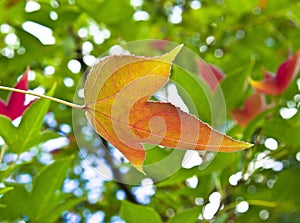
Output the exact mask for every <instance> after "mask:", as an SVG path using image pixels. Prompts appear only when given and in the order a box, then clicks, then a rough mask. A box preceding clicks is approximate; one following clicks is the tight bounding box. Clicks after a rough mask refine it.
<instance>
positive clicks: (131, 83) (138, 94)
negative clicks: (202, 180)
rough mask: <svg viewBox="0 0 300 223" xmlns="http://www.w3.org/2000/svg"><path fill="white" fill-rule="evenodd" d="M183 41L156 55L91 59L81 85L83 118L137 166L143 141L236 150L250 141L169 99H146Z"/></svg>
mask: <svg viewBox="0 0 300 223" xmlns="http://www.w3.org/2000/svg"><path fill="white" fill-rule="evenodd" d="M181 48H182V46H178V47H176V48H174V49H173V50H172V51H171V52H169V53H167V54H164V55H162V56H160V57H149V58H146V57H139V56H133V55H127V56H125V55H123V56H110V57H105V58H103V59H101V60H100V61H99V62H98V63H96V64H95V65H94V66H93V68H92V70H91V72H90V73H89V75H88V77H87V81H86V83H85V87H84V93H85V104H86V105H85V110H86V117H87V119H88V120H89V122H90V124H91V125H92V126H93V128H94V129H95V130H96V132H97V133H98V134H100V135H101V136H102V137H103V138H105V139H106V140H107V141H108V142H110V143H111V144H112V145H113V146H115V147H116V148H117V149H118V150H119V151H120V152H121V153H122V154H123V155H124V156H125V157H126V158H127V159H128V160H129V161H130V162H131V164H133V165H134V166H135V167H136V168H137V169H138V170H139V171H141V172H143V168H142V165H143V163H144V159H145V156H146V154H145V150H144V148H143V145H142V144H143V143H148V144H156V145H158V144H159V145H163V146H167V147H172V148H178V149H190V150H210V151H221V152H232V151H238V150H241V149H244V148H248V147H250V146H251V144H249V143H246V142H241V141H237V140H234V139H232V138H230V137H228V136H225V135H224V134H222V133H219V132H217V131H216V130H213V129H212V128H211V127H209V126H208V125H207V124H205V123H203V122H202V121H201V120H199V119H197V118H196V117H195V116H193V115H190V114H188V113H185V112H183V111H181V110H180V109H179V108H177V107H175V106H173V105H172V104H170V103H162V102H154V101H149V100H148V99H149V97H150V96H152V95H153V94H154V93H155V92H156V91H157V90H158V89H160V88H161V87H162V86H163V85H165V84H166V83H167V81H168V80H169V75H170V70H171V65H172V64H171V63H172V61H173V60H174V58H175V57H176V55H177V54H178V52H179V51H180V49H181Z"/></svg>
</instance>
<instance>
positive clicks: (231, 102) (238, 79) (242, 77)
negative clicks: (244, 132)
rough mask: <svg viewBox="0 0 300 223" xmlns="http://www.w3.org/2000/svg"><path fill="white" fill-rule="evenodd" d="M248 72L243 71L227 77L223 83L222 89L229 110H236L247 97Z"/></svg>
mask: <svg viewBox="0 0 300 223" xmlns="http://www.w3.org/2000/svg"><path fill="white" fill-rule="evenodd" d="M247 78H248V72H247V70H242V71H241V72H238V73H236V74H234V75H231V76H228V77H226V78H225V79H224V80H222V81H221V84H220V86H221V89H222V92H223V94H224V98H225V101H226V107H227V109H228V110H230V109H232V108H236V107H237V106H238V104H239V102H241V101H242V99H243V98H244V97H245V92H246V80H247Z"/></svg>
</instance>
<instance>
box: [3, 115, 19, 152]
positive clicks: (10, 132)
mask: <svg viewBox="0 0 300 223" xmlns="http://www.w3.org/2000/svg"><path fill="white" fill-rule="evenodd" d="M17 135H18V133H17V130H16V128H15V127H14V126H13V124H12V123H11V120H10V119H9V118H8V117H6V116H2V115H0V136H1V137H2V138H3V139H4V140H5V143H6V144H7V145H8V146H9V147H14V145H15V144H16V143H17V140H18V139H17Z"/></svg>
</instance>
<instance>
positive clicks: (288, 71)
mask: <svg viewBox="0 0 300 223" xmlns="http://www.w3.org/2000/svg"><path fill="white" fill-rule="evenodd" d="M299 68H300V50H299V51H298V52H297V53H296V54H295V55H294V56H293V57H291V58H288V59H287V60H286V61H285V62H283V63H282V64H281V65H280V66H279V68H278V70H277V73H276V75H275V76H273V75H272V74H271V73H270V72H267V71H264V74H265V80H263V81H254V80H250V84H251V85H252V86H253V87H254V88H255V89H256V90H257V91H259V92H261V93H264V94H269V95H279V94H281V93H282V92H283V91H284V90H285V89H286V88H287V87H288V85H289V84H290V82H291V81H292V80H293V79H294V77H295V76H296V75H297V73H298V71H299Z"/></svg>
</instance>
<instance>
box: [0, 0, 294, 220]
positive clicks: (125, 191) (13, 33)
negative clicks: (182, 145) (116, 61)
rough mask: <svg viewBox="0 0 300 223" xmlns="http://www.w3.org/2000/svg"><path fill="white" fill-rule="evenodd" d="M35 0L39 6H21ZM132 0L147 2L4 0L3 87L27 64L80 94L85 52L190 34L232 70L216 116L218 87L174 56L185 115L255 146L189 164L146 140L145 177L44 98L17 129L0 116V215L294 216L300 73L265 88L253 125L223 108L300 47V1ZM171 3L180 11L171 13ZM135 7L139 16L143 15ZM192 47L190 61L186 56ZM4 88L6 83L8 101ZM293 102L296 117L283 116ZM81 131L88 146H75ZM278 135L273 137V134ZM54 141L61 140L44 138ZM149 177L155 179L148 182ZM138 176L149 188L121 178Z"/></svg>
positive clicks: (181, 39)
mask: <svg viewBox="0 0 300 223" xmlns="http://www.w3.org/2000/svg"><path fill="white" fill-rule="evenodd" d="M33 2H34V3H38V5H39V9H37V10H33V11H30V10H29V11H28V10H27V11H26V10H25V6H27V7H28V5H29V3H30V4H31V3H33ZM130 2H139V1H129V0H125V1H118V0H110V1H104V0H94V1H84V0H77V1H73V0H61V1H56V0H51V1H48V0H38V1H20V0H16V1H14V0H3V1H0V11H1V16H0V39H1V40H2V41H0V53H1V54H0V69H1V73H0V81H1V85H5V86H13V85H14V84H15V83H16V82H17V79H18V77H19V75H20V74H21V73H22V72H23V71H24V70H25V68H26V67H27V66H30V67H31V70H32V71H34V73H32V74H31V75H30V86H29V89H35V88H37V87H39V88H38V90H41V89H44V90H45V91H46V92H48V93H47V94H48V95H53V96H54V97H57V98H60V99H63V100H67V101H73V98H74V95H76V97H77V95H78V90H79V93H80V89H77V90H76V87H77V86H79V85H82V83H81V79H85V76H86V74H87V72H86V70H88V69H89V67H90V65H91V62H90V61H89V59H91V58H97V57H99V56H101V55H102V54H105V52H106V51H107V50H109V49H112V47H113V46H115V45H123V44H125V46H126V43H128V42H130V41H134V40H139V39H164V40H169V41H173V42H177V43H183V44H184V45H185V46H186V47H188V48H189V49H191V50H192V51H193V52H194V53H195V54H198V55H199V56H201V58H203V60H205V61H207V62H209V63H211V64H215V65H217V66H218V67H220V68H221V69H222V70H223V71H224V73H225V74H226V76H225V78H224V79H223V80H222V81H221V83H220V87H219V88H218V89H217V90H218V91H217V92H222V95H223V96H224V103H225V106H226V107H225V108H224V109H223V106H222V104H216V105H215V104H213V105H214V106H215V107H216V108H220V109H219V110H218V111H217V112H220V113H217V114H218V115H217V116H216V117H217V118H218V117H219V116H220V117H221V116H224V117H226V120H223V119H222V118H220V120H219V119H218V120H212V117H211V116H212V112H213V109H212V108H211V104H210V103H211V102H215V101H214V99H216V98H215V97H216V96H215V94H214V93H212V92H210V90H209V88H208V87H207V85H206V84H205V82H204V81H203V80H202V79H200V78H199V75H198V74H197V70H196V69H195V67H192V66H191V67H190V69H191V71H192V73H193V75H189V74H188V72H187V71H186V70H184V69H181V67H174V69H173V70H172V74H171V81H172V83H174V84H175V85H176V86H177V91H178V93H179V95H180V96H181V98H182V99H183V101H184V102H185V104H186V106H187V107H188V109H189V112H190V113H192V114H194V115H196V116H198V117H200V118H201V119H203V120H204V121H206V122H208V123H209V124H212V122H213V121H214V122H215V123H213V124H216V126H214V127H216V128H218V129H220V130H221V129H222V130H224V131H226V134H228V135H231V136H232V137H234V138H237V139H241V140H246V141H249V142H251V143H254V144H255V146H254V147H253V148H251V149H248V150H245V151H242V152H238V153H230V154H215V153H202V152H201V153H199V154H196V155H197V156H198V155H199V157H201V159H202V164H199V163H198V164H197V165H195V166H192V167H190V168H187V167H186V168H183V167H181V160H182V159H183V157H184V154H185V152H184V151H173V150H172V149H168V148H160V147H158V146H156V147H153V146H152V145H146V149H147V157H146V160H145V171H146V172H147V173H148V174H149V176H144V175H142V174H139V173H136V172H134V170H132V169H131V168H130V166H129V165H128V164H127V163H126V162H125V163H124V162H122V159H120V158H119V155H116V152H115V150H114V149H113V148H112V147H111V145H109V144H108V143H107V142H106V141H103V143H102V142H101V140H102V139H101V138H99V137H98V136H97V135H96V134H95V133H92V132H91V130H90V129H89V127H88V126H86V120H85V119H81V118H79V120H76V119H74V120H72V113H73V111H72V109H71V108H67V107H65V106H63V105H59V104H57V103H50V102H49V101H47V100H44V99H39V100H38V101H36V102H34V103H33V104H32V105H31V106H30V107H29V108H28V109H27V110H26V112H25V113H24V114H23V116H22V119H21V123H20V124H19V126H18V127H15V125H13V124H12V122H11V121H10V120H9V119H8V118H7V117H4V116H0V136H1V138H0V144H1V146H0V221H1V222H17V221H18V220H24V221H26V222H50V223H51V222H86V221H87V222H88V220H89V219H90V218H92V217H97V219H96V220H95V221H96V222H97V221H98V222H116V221H118V220H119V221H121V220H120V218H122V219H123V220H124V221H126V222H129V223H131V222H145V221H147V222H155V223H156V222H169V223H172V222H187V223H194V222H215V223H225V222H226V223H227V222H247V223H248V222H250V223H251V222H262V221H264V222H283V223H289V222H299V221H300V215H299V213H300V210H299V207H300V205H299V202H300V200H299V197H300V190H299V189H298V188H299V181H298V175H299V160H300V153H299V152H300V150H299V146H300V139H299V131H300V118H299V117H300V113H299V111H298V108H299V103H300V92H299V74H298V76H297V77H296V78H295V79H294V80H293V81H292V82H291V83H290V85H289V87H288V89H286V90H285V91H284V93H283V94H281V95H279V96H269V95H268V96H265V98H266V102H267V109H266V111H264V112H263V113H261V114H259V115H258V116H256V117H255V118H254V119H252V121H251V122H250V123H249V124H248V125H247V126H246V127H244V128H243V127H240V126H239V125H237V124H236V122H235V120H233V118H232V117H231V116H230V115H229V112H230V111H231V110H232V109H238V108H242V107H243V105H244V102H245V101H246V99H247V98H248V97H249V95H251V94H252V93H253V92H254V90H253V88H252V87H251V86H250V84H249V79H250V78H252V79H255V80H261V79H263V78H264V77H263V72H262V69H266V70H270V71H272V72H274V73H275V72H276V70H277V68H278V66H279V64H280V63H282V62H283V61H285V60H286V58H287V56H288V55H289V54H293V53H294V52H295V51H296V50H298V49H299V48H300V42H299V31H300V29H299V27H300V14H299V10H300V3H299V1H296V0H278V1H264V0H260V1H238V0H227V1H204V0H203V1H197V0H193V1H190V0H189V1H188V0H187V1H173V0H158V1H150V0H144V1H141V2H142V3H141V5H136V6H133V5H131V3H130ZM197 2H198V3H197ZM176 10H177V12H178V14H179V17H177V19H178V18H181V19H182V20H181V21H179V20H177V21H176V18H175V20H174V17H172V15H173V14H174V13H175V12H176ZM141 11H142V14H143V12H145V13H146V17H145V20H144V21H142V20H141V21H137V20H138V19H137V18H138V16H137V15H139V14H138V13H141ZM180 11H182V12H180ZM136 13H137V14H136ZM145 13H144V14H145ZM147 13H148V14H147ZM175 14H176V13H175ZM140 15H141V14H140ZM147 16H148V17H149V18H147ZM177 16H178V15H177ZM134 18H135V20H134ZM26 21H32V22H35V23H37V24H41V25H43V26H46V27H48V28H49V29H50V30H51V31H52V33H51V32H50V33H47V32H46V35H47V36H48V37H50V36H51V35H53V38H54V39H55V42H54V43H50V44H44V43H43V42H42V41H41V39H40V38H38V37H36V36H35V35H33V34H32V33H30V32H27V31H26V30H25V29H24V23H25V22H26ZM212 37H213V38H212ZM158 52H160V51H159V50H158ZM140 53H141V54H143V53H144V54H145V55H146V54H147V53H148V52H143V51H142V50H141V52H140ZM106 54H107V53H106ZM189 58H190V57H189V56H188V55H187V56H186V58H185V60H184V63H185V64H184V65H186V64H190V63H192V62H191V61H190V60H189ZM72 60H75V61H77V62H79V64H80V69H79V71H78V72H77V71H76V72H72V71H71V70H70V69H69V67H68V65H69V63H70V61H72ZM73 62H74V61H73ZM55 83H56V84H57V85H56V86H54V85H55ZM163 90H165V89H163ZM7 95H8V92H4V91H0V98H1V99H3V100H4V99H5V98H6V97H7ZM79 95H80V94H79ZM76 97H75V98H76ZM216 101H217V100H216ZM215 103H218V101H217V102H215ZM287 110H288V111H292V112H294V113H295V114H294V115H293V116H292V117H284V116H283V113H284V112H283V111H287ZM225 113H226V114H225ZM73 122H78V123H79V124H78V125H79V128H78V129H76V128H75V127H74V126H73V127H74V129H73V128H72V123H73ZM66 129H67V130H66ZM69 129H70V130H69ZM76 132H80V133H81V135H80V137H79V141H80V142H84V143H78V144H77V143H76V139H78V137H77V136H75V135H76ZM59 137H62V138H63V139H64V140H66V141H67V143H65V144H63V145H58V146H57V147H55V144H54V142H53V141H52V140H53V139H57V138H59ZM270 137H271V138H273V139H274V140H275V141H276V143H277V144H278V146H276V145H275V147H272V146H271V147H270V145H268V143H267V142H268V141H267V139H268V138H270ZM2 139H3V140H2ZM49 140H51V141H49ZM49 142H50V144H51V146H52V147H54V148H50V149H49V148H47V146H45V145H44V143H46V144H47V143H48V144H49ZM85 143H86V144H85ZM276 143H275V144H276ZM3 144H5V145H3ZM91 145H92V146H91ZM48 146H49V145H48ZM273 146H274V145H273ZM104 147H107V148H108V150H106V149H105V148H104ZM270 148H271V149H270ZM196 155H193V156H196ZM171 157H172V159H168V158H171ZM157 161H160V162H157ZM177 167H180V168H177ZM174 169H175V170H176V171H174V173H173V172H172V171H171V170H174ZM161 175H164V176H168V178H166V179H161V178H160V177H159V176H161ZM149 177H151V178H152V180H153V181H154V182H155V183H153V184H151V183H150V184H146V183H145V181H146V182H148V183H149V181H150V182H151V180H150V179H148V178H149ZM24 179H25V180H24ZM113 179H114V180H113ZM132 181H134V182H135V183H134V184H140V183H142V185H130V184H123V182H125V183H126V182H132ZM157 181H158V182H157ZM70 182H71V183H70ZM191 182H192V183H191ZM70 185H73V187H70ZM74 185H75V186H74ZM70 188H71V189H70ZM137 191H143V192H145V191H146V192H147V193H148V195H145V196H144V197H143V196H142V195H141V193H137ZM146 192H145V193H146ZM214 192H218V194H219V195H220V197H221V198H220V200H219V203H218V204H215V206H216V207H217V206H218V207H217V210H216V211H215V213H214V215H213V216H211V218H209V217H207V215H206V212H205V208H206V207H208V206H209V205H208V204H209V203H211V202H212V200H213V199H212V197H210V196H211V195H215V194H216V193H214ZM145 197H146V198H145ZM243 201H245V202H247V204H248V205H249V208H248V209H247V210H245V211H243V210H242V211H241V209H240V208H241V207H240V206H239V204H241V202H243ZM244 204H245V203H244ZM97 214H98V215H97ZM199 216H200V217H199ZM121 222H122V221H121Z"/></svg>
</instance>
